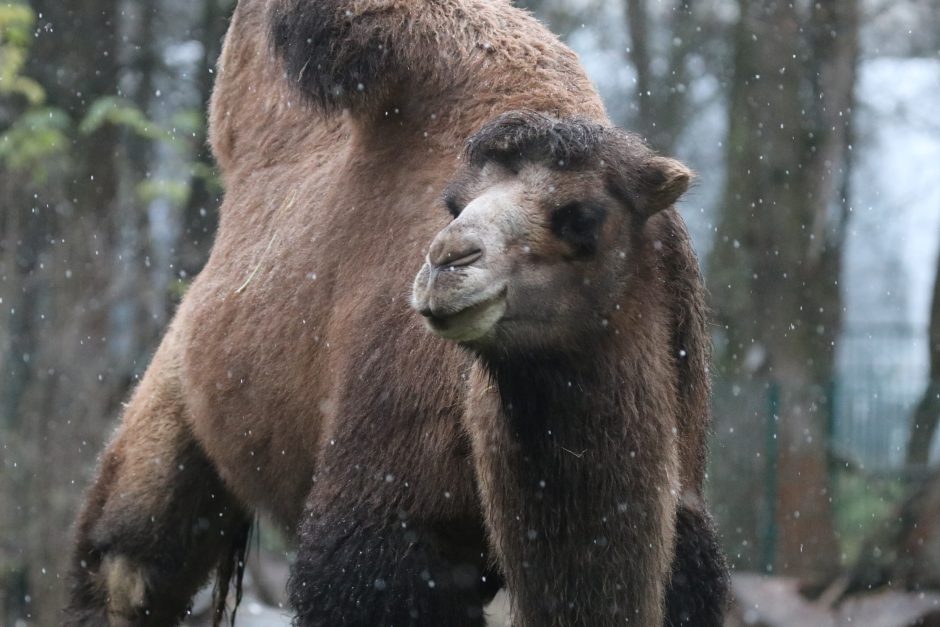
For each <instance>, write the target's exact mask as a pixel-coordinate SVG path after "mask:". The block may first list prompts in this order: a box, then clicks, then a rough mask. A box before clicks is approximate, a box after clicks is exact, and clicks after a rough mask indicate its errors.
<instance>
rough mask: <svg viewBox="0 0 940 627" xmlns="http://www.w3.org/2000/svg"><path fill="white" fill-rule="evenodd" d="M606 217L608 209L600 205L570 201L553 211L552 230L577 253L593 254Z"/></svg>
mask: <svg viewBox="0 0 940 627" xmlns="http://www.w3.org/2000/svg"><path fill="white" fill-rule="evenodd" d="M606 217H607V210H606V209H604V208H603V207H601V206H599V205H595V204H593V203H581V202H569V203H566V204H564V205H562V206H560V207H558V208H557V209H555V210H554V211H552V217H551V223H552V232H553V233H554V234H555V235H556V236H557V237H558V238H559V239H561V240H564V241H565V242H566V243H567V244H568V245H570V246H571V247H572V248H573V249H574V252H575V254H576V255H579V256H582V255H583V256H589V255H593V254H594V253H595V252H596V251H597V241H598V239H599V238H600V233H601V226H602V225H603V224H604V219H605V218H606Z"/></svg>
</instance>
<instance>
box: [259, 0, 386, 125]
mask: <svg viewBox="0 0 940 627" xmlns="http://www.w3.org/2000/svg"><path fill="white" fill-rule="evenodd" d="M375 21H376V20H375V19H370V18H369V17H368V16H357V15H354V14H352V13H351V12H350V11H348V10H347V7H346V6H345V5H344V4H343V3H340V2H335V1H333V0H323V1H318V2H309V1H304V0H281V1H279V2H277V3H276V4H275V5H274V8H272V10H271V13H270V17H269V29H270V36H271V43H272V44H273V46H274V51H275V53H276V54H277V56H278V57H280V58H281V59H282V60H283V63H284V69H285V71H286V74H287V80H288V81H290V82H291V83H292V84H294V85H295V86H296V87H298V88H299V89H300V91H301V93H302V94H303V95H304V96H305V97H306V98H307V99H308V100H309V102H310V103H311V104H313V105H314V106H316V107H319V108H321V109H323V110H326V111H338V110H341V109H343V108H352V109H355V108H357V107H362V106H368V104H369V103H373V102H375V101H377V100H378V99H380V98H382V96H383V94H384V91H385V90H386V89H387V87H388V83H389V81H388V77H389V76H392V75H394V74H396V72H395V61H394V55H393V54H392V45H391V44H392V41H391V37H390V35H389V33H390V31H389V30H388V29H385V30H383V29H381V28H378V27H377V25H376V24H375V23H374V22H375Z"/></svg>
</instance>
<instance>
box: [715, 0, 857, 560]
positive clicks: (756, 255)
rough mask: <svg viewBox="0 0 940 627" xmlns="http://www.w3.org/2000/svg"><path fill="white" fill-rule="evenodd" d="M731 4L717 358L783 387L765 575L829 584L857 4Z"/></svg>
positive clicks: (740, 374)
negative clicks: (771, 560) (772, 546)
mask: <svg viewBox="0 0 940 627" xmlns="http://www.w3.org/2000/svg"><path fill="white" fill-rule="evenodd" d="M739 7H740V12H741V17H740V22H739V24H738V28H737V34H736V38H735V75H734V81H733V83H732V87H731V95H730V100H731V104H730V112H729V113H730V116H729V138H728V157H727V165H728V177H727V183H726V187H725V201H724V203H723V212H722V214H721V215H720V216H719V228H718V235H719V239H718V241H716V244H715V248H714V250H713V252H712V257H711V260H710V264H709V267H710V273H711V277H710V279H711V281H710V290H711V292H712V295H713V306H714V307H715V310H716V314H717V317H718V321H719V322H720V323H721V325H722V328H723V331H724V335H725V340H726V341H725V343H724V345H723V346H719V349H721V350H720V351H719V355H720V358H721V365H722V367H723V368H724V369H725V371H726V372H727V374H728V375H730V376H731V377H733V378H739V379H740V378H744V379H749V378H760V379H764V378H770V379H773V380H775V381H777V382H778V383H779V384H780V387H781V397H780V403H779V406H778V412H777V414H778V415H777V419H778V420H779V429H778V431H779V437H780V442H779V458H778V460H777V469H778V474H779V478H778V481H777V484H778V485H779V491H778V494H777V497H776V498H777V505H776V508H775V511H776V512H777V521H776V524H777V528H778V534H777V547H776V548H777V557H778V559H777V560H776V562H777V563H776V564H767V565H764V566H766V567H771V568H776V569H777V570H780V571H783V572H787V573H792V574H799V575H803V576H810V577H815V576H821V577H825V576H826V575H828V574H829V573H830V571H831V570H832V569H834V568H836V567H837V566H838V558H839V547H838V543H837V541H836V534H835V529H834V524H833V516H832V507H831V502H830V501H831V499H830V491H829V478H828V470H827V469H828V463H827V462H828V460H827V433H826V428H825V425H826V420H825V419H824V417H825V416H826V415H827V413H826V412H828V411H829V407H828V403H827V397H828V394H827V391H828V388H829V385H830V381H831V378H832V370H833V363H834V344H835V341H836V339H837V337H838V332H839V326H840V312H841V304H840V303H841V296H840V292H839V288H838V279H839V273H840V264H841V252H842V232H843V230H844V228H845V221H844V220H843V219H842V218H841V216H842V212H841V211H840V212H839V213H838V216H837V217H838V219H835V218H834V217H833V207H842V206H844V204H845V199H844V198H842V197H841V196H842V189H843V188H842V184H841V183H842V180H843V177H844V175H845V171H844V168H843V165H844V161H843V157H844V154H845V150H844V149H845V142H846V137H847V135H848V123H847V120H848V118H849V117H850V114H851V102H852V86H853V83H854V63H855V57H856V50H857V16H856V15H855V11H856V9H855V8H854V2H852V0H829V1H824V2H820V3H817V4H816V8H815V9H813V12H812V15H805V16H803V15H800V13H799V9H798V8H797V7H796V6H795V5H794V4H792V3H783V2H776V1H773V0H766V1H763V2H750V1H747V0H740V2H739ZM817 32H818V33H825V34H828V35H829V38H828V39H827V38H826V37H823V36H820V37H818V38H817V37H816V36H815V35H816V33H817ZM832 33H836V35H837V36H836V37H834V38H833V37H831V34H832ZM804 38H807V39H808V41H807V40H805V39H804ZM843 72H844V73H845V74H847V76H848V78H844V77H843V74H841V73H843ZM836 75H838V76H836Z"/></svg>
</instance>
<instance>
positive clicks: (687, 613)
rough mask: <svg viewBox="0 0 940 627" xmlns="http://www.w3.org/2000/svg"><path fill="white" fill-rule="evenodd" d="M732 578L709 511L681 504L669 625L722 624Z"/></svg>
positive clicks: (701, 626)
mask: <svg viewBox="0 0 940 627" xmlns="http://www.w3.org/2000/svg"><path fill="white" fill-rule="evenodd" d="M730 588H731V582H730V579H729V577H728V567H727V564H726V563H725V558H724V554H723V553H722V551H721V547H720V545H719V542H718V534H717V533H716V532H715V529H714V526H713V524H712V521H711V519H710V517H709V516H708V514H707V513H704V512H700V511H695V510H694V509H691V508H688V507H684V506H683V507H680V508H679V511H678V514H677V517H676V555H675V558H674V559H673V564H672V579H671V581H670V583H669V589H668V591H667V593H666V627H721V625H722V624H724V615H725V611H726V610H727V607H728V603H729V601H730Z"/></svg>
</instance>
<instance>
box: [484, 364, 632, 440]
mask: <svg viewBox="0 0 940 627" xmlns="http://www.w3.org/2000/svg"><path fill="white" fill-rule="evenodd" d="M621 366H622V365H621V364H619V363H617V362H616V361H615V360H613V359H610V358H609V357H608V356H607V355H605V354H603V353H602V352H597V353H596V354H594V355H593V356H592V358H591V359H590V360H584V359H581V360H577V359H573V358H571V357H564V356H551V357H541V358H537V359H532V358H530V359H526V358H515V359H514V358H509V359H504V360H501V361H499V362H490V363H489V364H488V367H489V371H490V373H491V375H492V378H493V381H494V383H495V384H496V390H497V391H498V393H499V400H500V405H501V407H502V413H503V415H504V416H505V418H506V419H507V421H508V423H509V424H508V426H509V428H510V430H511V431H512V433H513V435H514V436H516V437H517V438H519V439H520V440H522V441H524V442H527V443H528V444H530V445H531V444H536V443H538V442H543V441H546V436H549V437H552V436H553V437H555V438H559V437H564V438H566V439H568V438H571V439H573V440H577V441H583V440H586V439H590V437H593V435H595V434H594V433H588V432H586V431H585V429H589V430H591V431H596V430H597V429H604V427H605V426H607V425H608V423H611V422H616V421H620V420H622V419H623V418H625V416H624V415H623V413H624V410H625V409H627V408H624V407H623V406H622V401H623V398H622V397H623V393H624V392H625V391H627V390H628V389H629V388H630V387H633V386H634V385H636V384H637V383H638V382H636V381H629V380H625V379H624V377H623V373H622V372H621ZM549 432H550V433H549ZM571 443H574V442H571Z"/></svg>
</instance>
